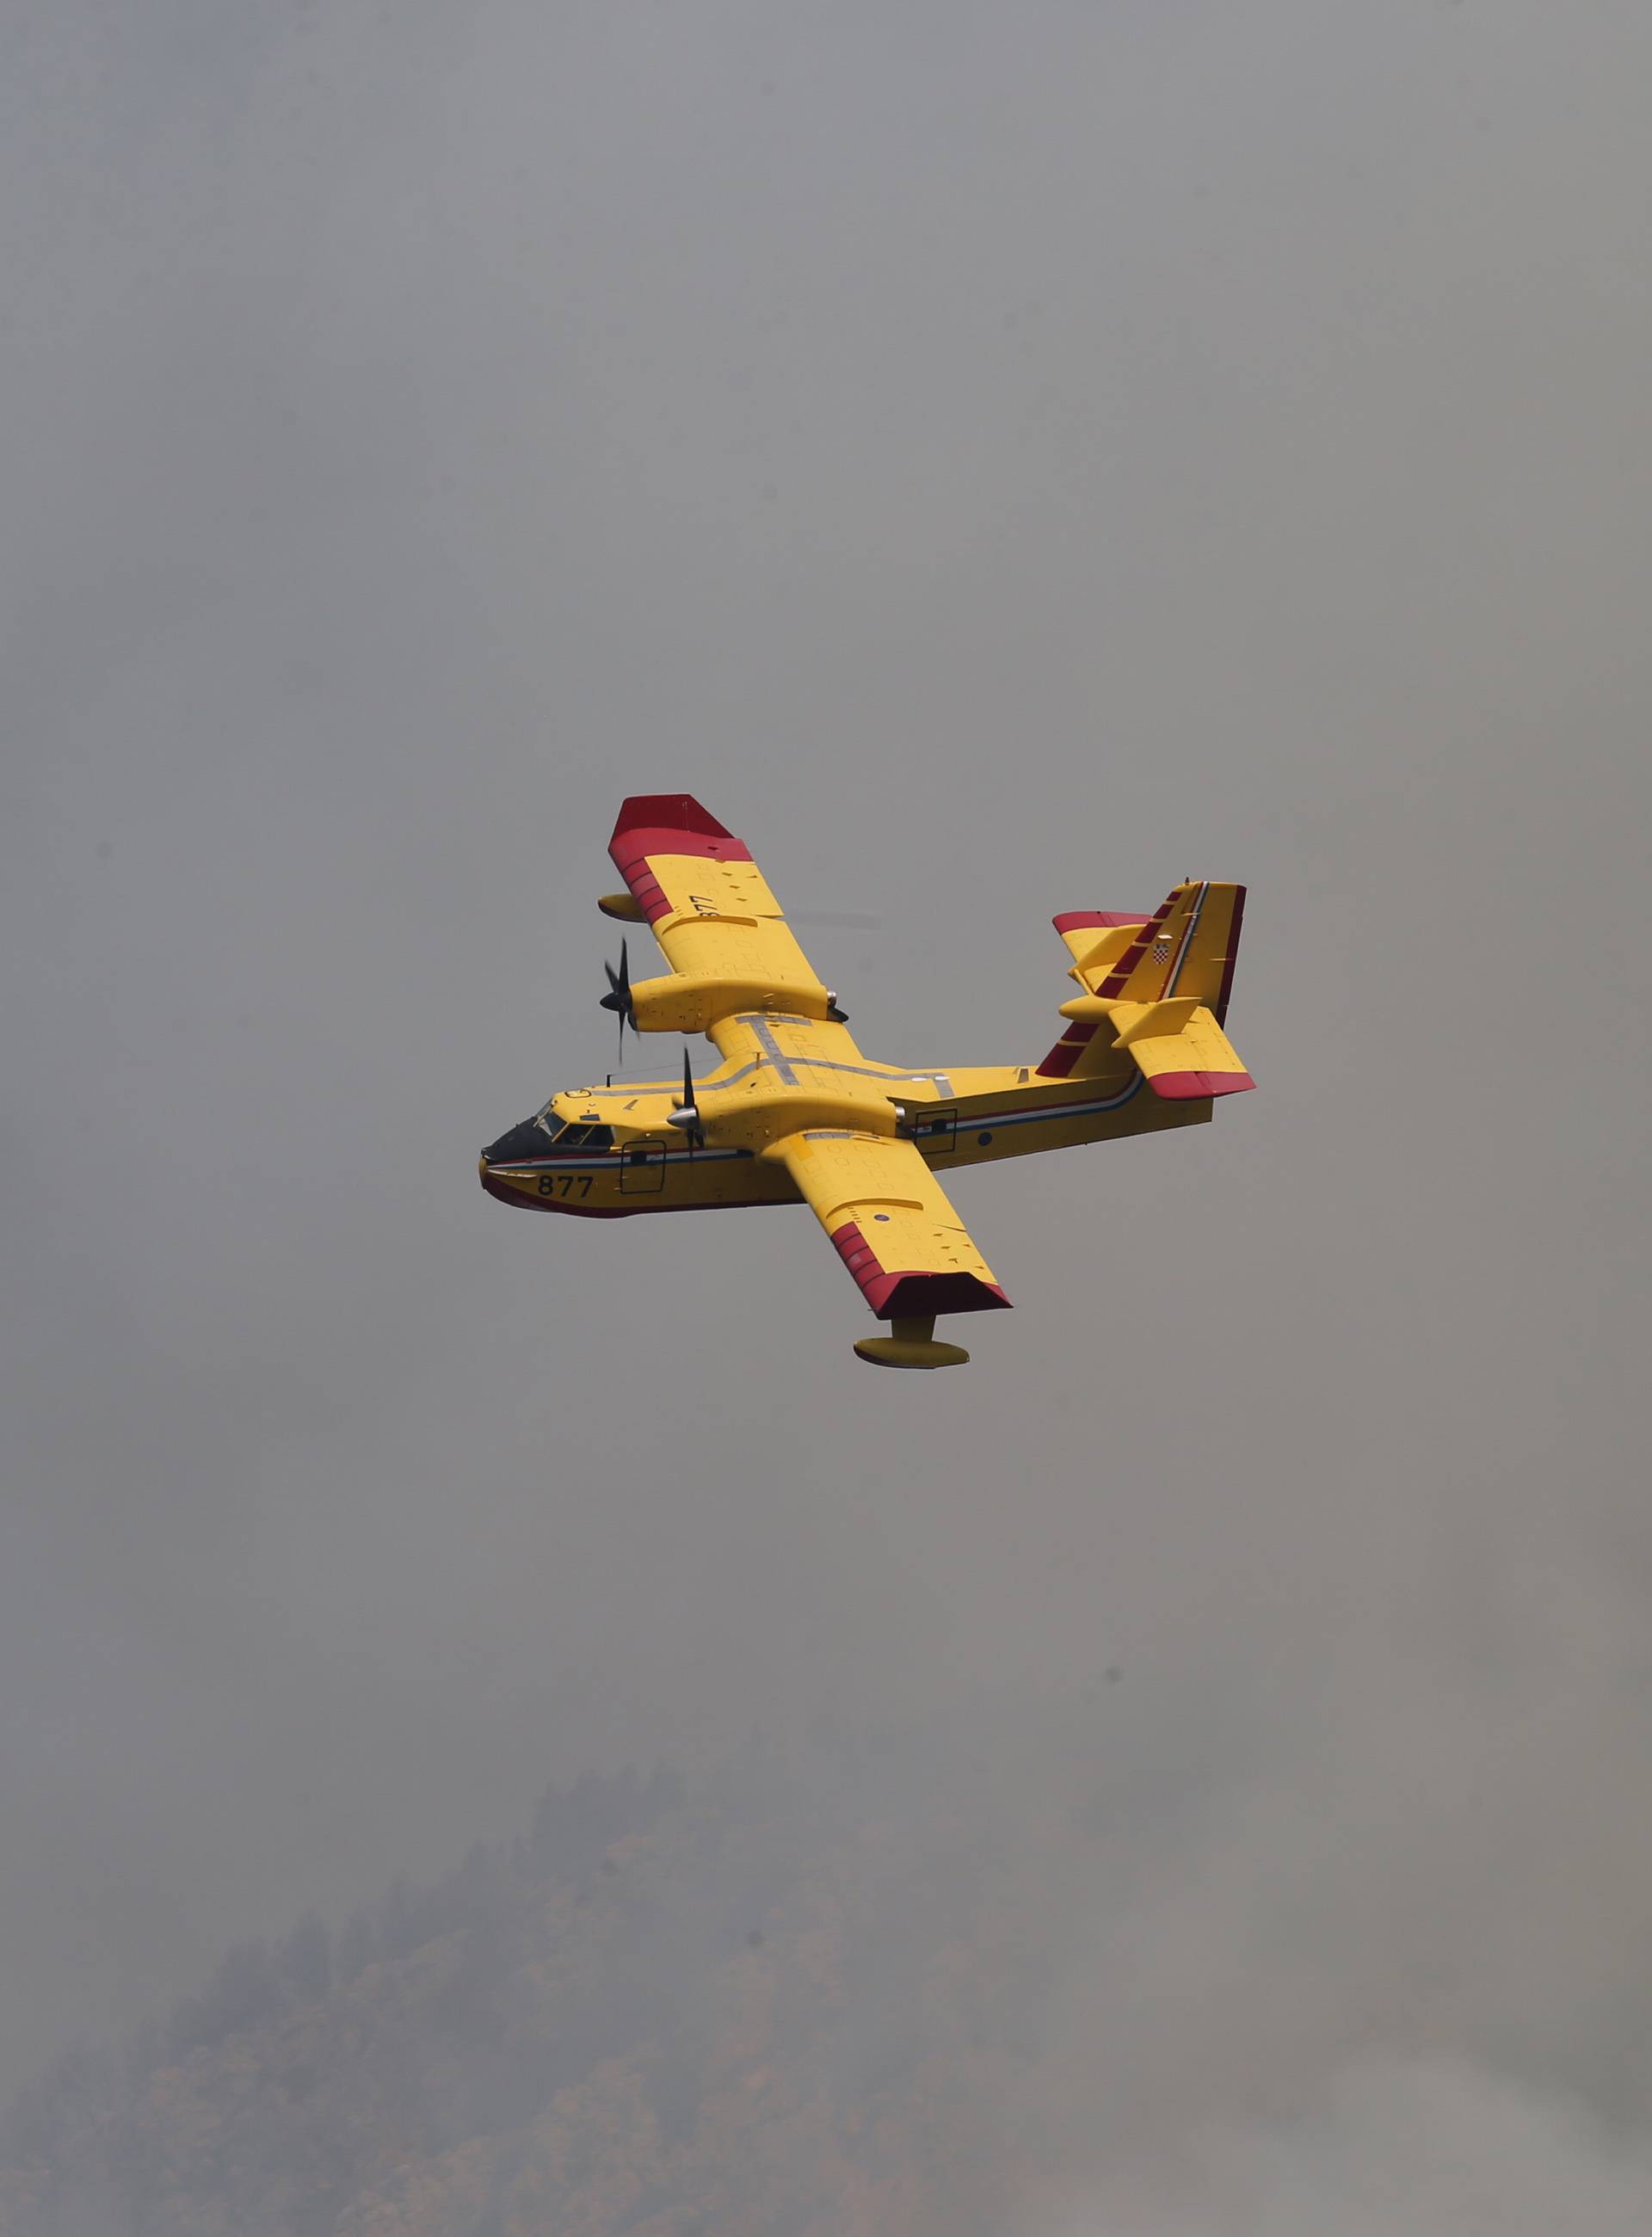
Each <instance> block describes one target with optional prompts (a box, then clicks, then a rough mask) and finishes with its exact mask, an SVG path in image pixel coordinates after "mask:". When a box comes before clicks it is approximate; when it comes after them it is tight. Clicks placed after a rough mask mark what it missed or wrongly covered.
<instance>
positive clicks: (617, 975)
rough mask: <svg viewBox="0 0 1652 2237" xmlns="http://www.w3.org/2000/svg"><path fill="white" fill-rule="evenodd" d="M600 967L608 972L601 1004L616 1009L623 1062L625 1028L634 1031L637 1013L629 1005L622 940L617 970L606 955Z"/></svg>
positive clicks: (627, 968) (628, 970) (628, 973)
mask: <svg viewBox="0 0 1652 2237" xmlns="http://www.w3.org/2000/svg"><path fill="white" fill-rule="evenodd" d="M602 967H603V969H604V970H605V972H606V973H608V992H607V993H605V995H603V996H602V997H601V1000H602V1006H603V1008H604V1009H605V1010H613V1011H617V1012H618V1017H619V1061H620V1062H621V1064H624V1061H625V1028H626V1026H630V1027H631V1031H632V1033H635V1032H636V1030H637V1013H636V1011H635V1010H634V1009H632V1007H631V963H630V960H629V958H628V956H627V954H626V952H625V942H624V940H621V941H620V943H619V968H618V971H616V970H615V968H614V967H613V965H612V964H611V963H610V962H609V960H608V959H607V958H606V956H605V957H604V958H603V966H602Z"/></svg>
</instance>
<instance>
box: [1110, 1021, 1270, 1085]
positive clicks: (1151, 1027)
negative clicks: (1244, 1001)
mask: <svg viewBox="0 0 1652 2237" xmlns="http://www.w3.org/2000/svg"><path fill="white" fill-rule="evenodd" d="M1112 1022H1113V1027H1114V1029H1115V1033H1116V1039H1114V1042H1113V1046H1114V1047H1115V1048H1127V1049H1128V1050H1129V1052H1130V1054H1131V1056H1132V1057H1133V1059H1134V1060H1135V1062H1136V1064H1137V1065H1138V1066H1140V1070H1141V1071H1142V1072H1144V1073H1145V1074H1146V1080H1147V1085H1148V1086H1149V1087H1151V1088H1152V1090H1153V1093H1154V1094H1155V1095H1160V1096H1162V1097H1163V1098H1164V1099H1165V1100H1166V1102H1167V1103H1180V1102H1185V1101H1187V1100H1189V1099H1191V1098H1193V1097H1194V1096H1199V1095H1238V1094H1240V1093H1242V1092H1243V1091H1244V1090H1245V1089H1246V1088H1247V1087H1254V1086H1256V1082H1255V1081H1254V1080H1253V1079H1252V1078H1251V1075H1250V1073H1249V1072H1246V1069H1245V1066H1244V1065H1243V1064H1242V1063H1241V1062H1240V1061H1239V1055H1238V1053H1237V1051H1236V1050H1235V1049H1234V1046H1233V1044H1232V1041H1230V1040H1229V1039H1228V1038H1227V1035H1226V1033H1224V1032H1223V1031H1222V1029H1221V1027H1220V1026H1219V1025H1218V1024H1217V1022H1216V1020H1215V1018H1214V1016H1213V1014H1212V1013H1211V1012H1210V1011H1209V1010H1207V1009H1206V1007H1205V1006H1204V1005H1203V1004H1202V1003H1193V1002H1186V1001H1180V1002H1174V1001H1173V1002H1144V1003H1136V1002H1116V1003H1114V1005H1113V1020H1112Z"/></svg>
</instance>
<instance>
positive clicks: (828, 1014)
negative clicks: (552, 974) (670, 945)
mask: <svg viewBox="0 0 1652 2237" xmlns="http://www.w3.org/2000/svg"><path fill="white" fill-rule="evenodd" d="M743 1010H764V1011H768V1012H769V1013H770V1014H771V1015H774V1014H777V1015H781V1016H784V1017H791V1018H809V1019H812V1020H815V1021H816V1023H824V1022H825V1021H826V1020H828V1019H830V1018H833V1017H836V1016H837V1015H841V1013H839V1012H838V1010H837V1007H836V1002H835V1001H834V1000H833V997H832V993H831V989H830V988H829V987H823V986H821V985H820V984H819V983H818V981H816V980H802V981H801V982H798V983H796V984H794V985H791V986H786V987H776V986H775V985H774V984H773V983H772V981H770V980H756V979H679V978H677V976H676V975H675V974H673V975H672V976H671V977H670V978H667V979H644V980H643V981H642V982H641V984H640V985H639V986H635V987H632V988H631V1013H632V1016H633V1017H634V1018H635V1020H636V1024H637V1030H638V1033H709V1032H710V1029H711V1027H712V1026H714V1025H716V1024H717V1022H718V1020H720V1019H723V1018H732V1017H736V1016H737V1015H738V1014H739V1013H740V1012H741V1011H743Z"/></svg>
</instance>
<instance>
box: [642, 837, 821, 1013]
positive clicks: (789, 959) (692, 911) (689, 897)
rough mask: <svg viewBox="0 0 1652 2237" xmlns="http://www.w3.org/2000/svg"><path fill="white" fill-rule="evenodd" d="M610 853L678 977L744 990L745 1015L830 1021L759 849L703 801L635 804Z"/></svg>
mask: <svg viewBox="0 0 1652 2237" xmlns="http://www.w3.org/2000/svg"><path fill="white" fill-rule="evenodd" d="M608 852H609V853H610V855H612V857H613V859H614V865H615V868H617V869H618V872H619V874H620V876H621V877H622V878H624V881H625V883H626V885H627V887H628V888H630V890H631V898H632V900H633V901H635V902H636V903H637V906H638V908H639V909H640V910H641V911H642V913H643V914H644V916H645V917H646V918H647V919H648V921H649V923H650V924H651V925H652V927H654V936H655V938H656V939H657V940H658V942H659V944H660V946H661V947H663V948H664V951H665V959H666V960H667V962H668V963H669V964H670V965H671V968H672V970H673V971H674V972H676V973H677V975H678V977H680V978H684V979H691V980H700V981H702V982H704V983H705V984H706V985H707V986H708V987H709V986H710V985H712V984H717V983H720V984H724V985H727V986H729V987H731V988H734V989H737V990H738V992H739V996H740V1006H745V1007H750V1008H755V1009H776V1010H788V1009H790V1010H794V1011H796V1012H798V1013H801V1014H803V1015H804V1016H813V1017H825V1016H827V1015H829V1010H830V996H829V993H828V992H827V990H826V989H825V988H824V987H822V985H821V983H820V981H819V980H818V979H817V978H816V975H815V971H814V967H813V966H812V965H811V964H810V962H809V958H808V957H807V956H806V955H805V954H803V949H802V948H801V947H798V945H797V942H796V940H794V939H793V938H792V935H791V932H790V928H789V927H788V926H787V923H786V921H785V918H784V917H783V915H782V914H781V910H780V904H779V902H778V901H776V899H775V897H774V895H773V894H771V893H770V890H769V886H768V881H766V880H765V878H764V877H763V872H762V871H761V870H760V869H759V868H757V864H756V863H755V862H754V861H752V859H751V854H750V849H749V848H747V847H746V846H745V845H744V844H743V842H742V841H740V840H738V839H737V838H736V837H735V835H734V834H733V833H732V832H731V831H730V830H729V829H727V828H726V827H725V826H724V825H723V824H721V823H719V822H717V818H716V816H715V815H711V814H710V812H709V810H707V809H706V808H702V807H701V805H700V803H699V802H698V801H697V800H694V799H692V798H691V797H690V795H688V794H687V793H646V794H643V795H639V796H638V798H636V799H632V800H628V801H626V802H624V806H623V807H622V808H620V811H619V820H618V822H617V823H616V824H615V826H614V835H613V837H612V838H611V840H610V841H609V842H608ZM764 996H767V997H768V999H767V1000H763V999H761V998H762V997H764ZM644 1022H646V1020H644Z"/></svg>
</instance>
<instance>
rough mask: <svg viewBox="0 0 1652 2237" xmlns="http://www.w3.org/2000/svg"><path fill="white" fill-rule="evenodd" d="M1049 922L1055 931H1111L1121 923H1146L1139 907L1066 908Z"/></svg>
mask: <svg viewBox="0 0 1652 2237" xmlns="http://www.w3.org/2000/svg"><path fill="white" fill-rule="evenodd" d="M1050 922H1051V923H1052V924H1053V925H1054V927H1055V929H1056V930H1057V932H1111V931H1113V928H1114V927H1116V926H1118V925H1121V924H1146V922H1147V919H1146V917H1145V916H1143V915H1142V914H1141V913H1140V910H1139V909H1068V910H1067V912H1066V913H1065V914H1063V915H1061V916H1053V917H1052V918H1051V919H1050Z"/></svg>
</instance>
